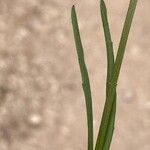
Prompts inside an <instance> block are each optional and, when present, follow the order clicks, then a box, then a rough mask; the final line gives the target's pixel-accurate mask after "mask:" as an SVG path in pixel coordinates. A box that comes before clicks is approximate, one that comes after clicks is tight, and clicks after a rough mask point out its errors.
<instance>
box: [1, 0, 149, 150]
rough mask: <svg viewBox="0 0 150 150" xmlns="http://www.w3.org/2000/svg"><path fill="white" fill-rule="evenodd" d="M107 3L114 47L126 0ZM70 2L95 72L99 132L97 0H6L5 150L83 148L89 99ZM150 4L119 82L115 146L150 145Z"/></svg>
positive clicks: (141, 14)
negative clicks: (75, 40) (78, 57)
mask: <svg viewBox="0 0 150 150" xmlns="http://www.w3.org/2000/svg"><path fill="white" fill-rule="evenodd" d="M106 2H107V4H108V13H109V20H110V25H111V31H112V36H113V41H114V47H115V49H116V48H117V45H118V41H119V37H120V33H121V29H122V25H123V22H124V18H125V14H126V10H127V6H128V0H115V2H114V0H109V1H108V0H106ZM108 2H109V3H108ZM73 4H75V5H76V9H77V13H78V17H79V22H80V29H81V35H82V40H83V43H84V48H85V56H86V62H87V65H88V70H89V73H90V79H91V87H92V93H93V94H92V95H93V107H94V129H95V131H94V132H95V138H96V135H97V130H98V127H99V124H100V118H101V114H102V109H103V106H104V100H105V80H106V50H105V43H104V36H103V30H102V24H101V19H100V17H99V16H100V15H99V5H98V1H97V0H95V1H94V0H88V1H86V0H76V1H70V0H66V1H61V0H1V1H0V150H86V136H87V134H86V131H87V128H86V114H85V101H84V96H83V91H82V88H81V77H80V72H79V66H78V62H77V55H76V51H75V45H74V40H73V34H72V29H71V20H70V9H71V6H72V5H73ZM149 9H150V1H149V0H143V1H140V0H139V3H138V7H137V10H136V16H135V18H134V23H133V26H132V30H131V34H130V38H129V42H128V46H127V49H126V54H125V59H124V63H123V66H122V70H121V75H120V78H119V82H118V104H117V106H118V109H117V118H116V127H115V134H114V139H113V143H112V147H111V150H150V143H149V139H150V128H149V127H150V115H149V114H150V92H149V91H150V86H149V83H150V76H149V75H150V70H149V68H150V60H149V56H150V50H149V48H150V44H149V39H150V19H149Z"/></svg>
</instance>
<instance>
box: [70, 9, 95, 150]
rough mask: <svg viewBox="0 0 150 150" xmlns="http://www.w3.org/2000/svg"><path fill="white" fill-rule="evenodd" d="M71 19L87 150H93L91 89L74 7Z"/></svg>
mask: <svg viewBox="0 0 150 150" xmlns="http://www.w3.org/2000/svg"><path fill="white" fill-rule="evenodd" d="M71 19H72V27H73V32H74V39H75V44H76V50H77V55H78V61H79V66H80V72H81V77H82V87H83V91H84V96H85V101H86V112H87V126H88V150H93V110H92V96H91V88H90V81H89V76H88V71H87V67H86V64H85V60H84V51H83V46H82V42H81V38H80V31H79V26H78V20H77V15H76V11H75V7H74V6H73V7H72V10H71Z"/></svg>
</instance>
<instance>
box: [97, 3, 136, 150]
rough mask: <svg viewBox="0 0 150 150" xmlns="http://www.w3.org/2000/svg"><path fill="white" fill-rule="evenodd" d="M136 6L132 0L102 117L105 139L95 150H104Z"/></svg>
mask: <svg viewBox="0 0 150 150" xmlns="http://www.w3.org/2000/svg"><path fill="white" fill-rule="evenodd" d="M136 5H137V0H130V4H129V8H128V12H127V16H126V20H125V23H124V27H123V31H122V35H121V39H120V43H119V48H118V52H117V57H116V61H115V65H114V69H113V74H112V78H111V82H110V86H109V91H108V95H107V97H106V103H107V105H106V107H105V108H104V112H103V116H102V122H101V136H102V137H103V138H102V139H101V140H102V141H101V143H100V144H99V145H98V146H97V147H96V148H95V150H104V148H103V144H104V142H105V141H104V140H105V135H106V133H107V129H108V125H109V120H110V116H111V111H112V108H113V103H114V96H115V93H116V85H117V81H118V77H119V72H120V68H121V64H122V60H123V56H124V52H125V48H126V44H127V39H128V35H129V31H130V28H131V23H132V20H133V16H134V13H135V8H136Z"/></svg>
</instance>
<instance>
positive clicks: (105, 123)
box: [71, 0, 137, 150]
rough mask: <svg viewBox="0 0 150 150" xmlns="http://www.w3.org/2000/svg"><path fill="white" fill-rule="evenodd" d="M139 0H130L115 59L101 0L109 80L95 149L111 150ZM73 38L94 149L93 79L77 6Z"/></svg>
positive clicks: (73, 8) (91, 147)
mask: <svg viewBox="0 0 150 150" xmlns="http://www.w3.org/2000/svg"><path fill="white" fill-rule="evenodd" d="M136 5H137V0H130V3H129V7H128V12H127V15H126V19H125V23H124V27H123V30H122V34H121V38H120V43H119V47H118V51H117V56H116V58H115V60H114V50H113V42H112V39H111V33H110V28H109V23H108V17H107V8H106V5H105V2H104V0H101V1H100V12H101V18H102V23H103V29H104V36H105V42H106V49H107V81H106V101H105V106H104V110H103V115H102V120H101V124H100V128H99V132H98V136H97V141H96V145H95V150H109V149H110V144H111V141H112V137H113V131H114V124H115V116H116V98H117V96H116V95H117V92H116V87H117V82H118V77H119V73H120V69H121V65H122V61H123V57H124V53H125V48H126V44H127V40H128V36H129V32H130V28H131V24H132V20H133V16H134V13H135V9H136ZM71 18H72V25H73V32H74V39H75V44H76V50H77V55H78V61H79V66H80V71H81V76H82V87H83V91H84V95H85V102H86V112H87V126H88V148H87V149H88V150H93V149H94V143H93V110H92V96H91V89H90V81H89V77H88V71H87V67H86V64H85V60H84V50H83V46H82V42H81V38H80V31H79V26H78V20H77V15H76V11H75V6H73V7H72V11H71Z"/></svg>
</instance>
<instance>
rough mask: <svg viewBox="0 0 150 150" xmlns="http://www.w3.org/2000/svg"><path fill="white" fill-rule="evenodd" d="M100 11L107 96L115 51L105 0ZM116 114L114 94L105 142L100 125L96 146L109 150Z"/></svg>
mask: <svg viewBox="0 0 150 150" xmlns="http://www.w3.org/2000/svg"><path fill="white" fill-rule="evenodd" d="M100 11H101V18H102V23H103V29H104V34H105V41H106V48H107V85H106V96H107V95H108V90H109V83H110V81H111V77H112V71H113V67H114V53H113V43H112V40H111V34H110V29H109V23H108V18H107V9H106V5H105V3H104V1H103V0H101V3H100ZM106 105H107V103H105V107H106ZM115 114H116V94H115V96H114V103H113V106H112V110H111V116H110V118H109V125H108V127H107V132H106V135H105V138H104V142H103V143H102V144H101V142H102V141H103V140H101V139H103V137H102V136H101V130H102V128H101V126H100V129H99V133H98V137H97V141H96V147H98V146H99V145H103V147H104V149H105V150H109V147H110V143H111V140H112V136H113V131H114V123H115Z"/></svg>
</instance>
